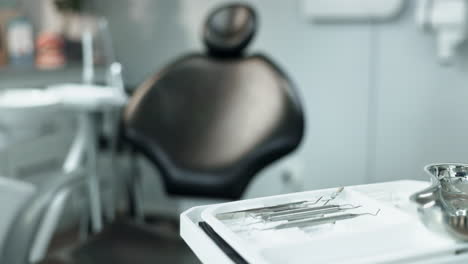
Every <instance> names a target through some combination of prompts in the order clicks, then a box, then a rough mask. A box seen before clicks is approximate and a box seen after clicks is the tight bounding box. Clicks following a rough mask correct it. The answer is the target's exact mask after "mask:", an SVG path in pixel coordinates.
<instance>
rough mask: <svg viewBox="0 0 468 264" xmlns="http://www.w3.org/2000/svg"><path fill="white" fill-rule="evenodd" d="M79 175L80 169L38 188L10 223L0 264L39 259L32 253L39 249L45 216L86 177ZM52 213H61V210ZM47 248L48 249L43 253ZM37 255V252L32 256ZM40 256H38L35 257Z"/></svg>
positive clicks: (19, 263)
mask: <svg viewBox="0 0 468 264" xmlns="http://www.w3.org/2000/svg"><path fill="white" fill-rule="evenodd" d="M81 174H82V169H78V170H76V171H74V172H72V173H69V174H66V175H65V174H62V175H60V176H59V177H53V179H51V180H49V181H47V182H46V183H43V184H41V185H40V186H39V188H38V190H37V192H36V193H35V194H34V195H33V196H32V197H31V198H30V199H29V201H28V202H26V203H25V205H24V206H23V207H22V208H21V210H20V211H19V213H18V215H17V216H16V218H15V221H14V222H13V223H12V226H11V228H10V230H9V232H8V234H7V237H6V239H5V242H4V247H3V251H2V254H1V258H0V262H1V263H9V264H25V263H31V260H33V261H37V260H38V259H37V257H35V258H33V259H31V257H32V256H31V253H32V252H33V251H37V250H34V248H36V247H37V246H38V245H36V244H37V243H36V242H37V241H38V235H40V233H41V232H40V231H41V228H42V227H43V225H44V224H47V223H44V221H45V217H46V215H47V213H48V211H49V210H50V209H51V208H52V209H53V207H54V201H55V200H56V199H61V200H62V201H63V202H64V201H66V197H68V195H69V194H70V193H71V191H72V190H73V189H75V188H76V187H78V186H80V184H82V183H84V182H85V179H86V177H82V176H81ZM55 213H58V214H60V213H61V210H59V211H56V212H55ZM53 228H55V226H54V227H53ZM51 231H53V230H51ZM49 235H51V234H49ZM48 242H49V241H47V244H48ZM39 247H41V245H39ZM42 247H43V245H42ZM46 249H47V247H45V249H44V250H46ZM37 254H38V253H37V252H36V254H35V255H37ZM40 255H41V254H40V253H39V255H38V256H40Z"/></svg>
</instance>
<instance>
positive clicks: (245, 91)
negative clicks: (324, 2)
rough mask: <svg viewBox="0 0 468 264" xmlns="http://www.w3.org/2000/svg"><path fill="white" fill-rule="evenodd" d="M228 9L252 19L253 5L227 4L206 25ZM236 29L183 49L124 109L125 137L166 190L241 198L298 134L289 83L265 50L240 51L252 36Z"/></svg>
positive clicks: (294, 142) (294, 99)
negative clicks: (224, 37) (191, 50)
mask: <svg viewBox="0 0 468 264" xmlns="http://www.w3.org/2000/svg"><path fill="white" fill-rule="evenodd" d="M232 8H234V11H235V10H244V11H245V10H248V12H247V13H246V14H249V15H248V16H247V18H245V19H244V20H245V21H248V20H252V19H254V18H253V17H254V15H253V14H254V13H253V10H252V9H251V8H249V7H246V6H240V5H230V6H227V7H223V8H220V9H217V10H216V11H215V12H214V14H213V15H211V16H210V18H209V19H208V20H207V26H208V27H210V23H211V22H210V21H213V19H215V18H216V16H218V15H220V14H221V15H222V14H226V15H229V14H232V12H231V11H233V10H231V9H232ZM225 9H227V10H225ZM234 11H233V12H234ZM234 13H235V12H234ZM220 21H229V19H225V20H222V19H220ZM245 21H244V22H245ZM229 23H230V22H229ZM249 23H250V22H249ZM249 23H247V24H249ZM254 24H255V23H254ZM221 28H222V27H221ZM242 28H244V29H248V30H251V29H250V26H249V27H242ZM205 32H206V31H205ZM237 32H238V33H239V34H241V35H242V36H244V37H243V38H244V40H243V41H240V40H236V41H235V43H237V44H236V45H230V44H227V45H226V46H223V47H224V49H223V48H219V47H218V46H217V45H221V44H220V43H222V41H218V42H216V44H213V45H212V46H211V47H210V44H208V46H209V49H210V51H211V52H209V55H204V54H192V55H187V56H184V57H182V58H180V59H179V60H177V61H175V62H174V63H172V64H171V65H170V66H168V67H166V68H165V69H163V70H162V71H161V72H159V73H157V74H156V75H154V76H153V77H152V78H150V79H149V80H147V81H146V82H145V83H144V84H143V85H142V86H141V87H139V88H138V89H137V91H136V92H135V94H134V95H133V96H132V98H131V100H130V102H129V104H128V106H127V107H126V109H125V113H124V131H125V138H126V139H127V140H128V141H129V142H131V143H132V144H133V145H134V146H135V147H136V148H137V150H139V151H141V152H142V153H144V154H145V156H146V157H147V158H149V160H151V161H152V162H153V163H154V164H155V165H156V166H157V167H158V168H159V170H160V171H161V174H162V177H163V180H164V183H165V187H166V190H167V191H168V193H170V194H178V195H190V196H205V197H213V198H214V197H216V198H232V199H236V198H239V197H240V196H241V194H242V193H243V191H244V189H245V187H246V186H247V184H248V183H249V181H250V180H251V179H252V177H253V176H254V175H255V174H256V173H257V172H258V171H259V170H261V169H262V168H264V167H265V166H266V165H268V164H270V163H271V162H273V161H275V160H277V159H278V158H280V157H282V156H284V155H285V154H287V153H289V152H291V151H292V150H294V149H295V148H296V147H297V146H298V145H299V143H300V141H301V139H302V135H303V129H304V124H303V122H304V121H303V116H302V109H301V106H300V103H299V100H298V97H297V95H296V93H295V91H294V88H293V87H292V84H291V82H290V81H289V80H288V78H287V77H286V76H285V74H284V73H283V72H282V71H281V70H280V69H279V68H278V67H277V66H275V64H274V63H272V62H271V61H270V60H269V59H267V58H266V57H264V56H262V55H254V56H247V57H244V56H242V55H241V49H242V47H245V45H246V44H247V43H248V42H249V40H250V39H251V38H252V36H249V34H245V32H244V31H243V30H239V31H237ZM242 32H243V33H242ZM204 35H205V42H206V43H211V42H212V41H211V40H207V39H206V36H207V34H206V33H205V34H204ZM208 35H209V36H210V37H211V36H212V34H208ZM252 35H253V32H252ZM232 38H233V39H235V38H236V37H232ZM238 39H242V37H239V38H238ZM228 42H229V41H228ZM229 43H231V42H229ZM232 43H234V42H232ZM215 46H216V47H215ZM221 46H222V45H221ZM213 47H215V48H213ZM212 49H216V52H212V51H213V50H212ZM233 54H237V55H236V56H234V55H233Z"/></svg>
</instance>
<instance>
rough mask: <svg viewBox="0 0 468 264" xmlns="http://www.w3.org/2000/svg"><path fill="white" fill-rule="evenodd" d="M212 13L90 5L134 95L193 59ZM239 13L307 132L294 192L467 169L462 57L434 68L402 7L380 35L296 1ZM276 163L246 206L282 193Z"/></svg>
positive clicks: (429, 43) (264, 2)
mask: <svg viewBox="0 0 468 264" xmlns="http://www.w3.org/2000/svg"><path fill="white" fill-rule="evenodd" d="M222 2H228V1H221V0H196V1H195V0H171V1H167V0H157V1H156V0H112V1H111V0H105V1H104V0H101V1H93V3H92V4H91V5H92V6H93V9H94V11H95V12H96V13H98V14H102V15H104V16H106V17H108V19H109V20H110V25H111V31H112V33H113V37H114V41H115V46H116V52H117V53H118V58H119V60H121V62H122V63H123V65H124V67H125V78H126V81H127V82H128V83H129V84H132V85H138V84H139V83H140V82H141V81H143V80H144V79H145V78H146V77H147V76H149V75H151V74H152V73H153V72H156V71H157V70H158V69H161V68H162V67H163V66H164V65H165V64H166V63H168V62H169V61H171V60H173V59H174V58H176V57H177V56H180V55H182V54H184V53H186V52H190V51H197V50H198V51H201V50H202V49H203V47H202V44H201V41H200V39H199V35H200V34H199V33H200V29H201V25H202V21H203V20H204V18H205V15H206V14H207V12H208V11H209V10H210V9H211V8H213V7H214V6H216V5H219V4H220V3H222ZM245 2H249V3H251V4H252V5H253V6H254V7H255V8H256V9H257V11H258V13H259V16H260V29H259V32H258V35H257V37H256V38H255V40H254V43H253V45H252V47H251V51H252V52H255V51H260V52H262V53H266V54H268V56H270V57H271V58H273V59H274V60H275V61H276V62H277V63H278V64H279V65H280V66H282V67H283V68H284V69H285V70H286V72H287V73H288V74H289V75H290V77H291V78H292V79H293V80H294V81H295V83H296V84H297V88H298V89H299V92H300V94H301V96H302V101H303V104H304V107H305V111H306V117H307V133H306V137H305V140H304V142H303V144H302V146H301V148H300V150H299V151H298V152H297V153H296V155H295V160H294V164H298V163H299V164H301V165H299V167H301V166H302V167H303V173H301V175H302V176H303V177H304V189H316V188H322V187H331V186H339V185H349V184H359V183H365V182H375V181H384V180H394V179H401V178H412V179H425V176H424V175H423V173H422V167H423V165H425V164H427V163H430V162H437V161H464V160H465V159H468V148H466V147H465V146H466V145H468V143H465V140H466V137H465V134H466V133H465V131H466V130H468V122H467V121H468V108H467V107H464V106H465V104H464V102H468V69H467V64H468V63H467V61H468V60H467V58H468V55H466V54H468V51H466V50H465V51H464V52H463V53H464V54H465V55H464V56H463V57H462V58H461V61H460V64H459V65H457V66H455V67H452V68H445V67H442V66H440V65H438V63H437V61H436V57H435V42H434V40H433V39H432V37H431V36H430V35H425V34H424V33H422V32H421V31H420V30H419V29H418V28H417V27H416V25H415V23H414V19H413V13H414V4H413V1H408V3H407V4H406V5H405V8H404V11H403V13H402V14H401V15H400V16H399V17H398V18H396V19H395V20H393V21H389V22H387V23H383V24H371V23H360V24H359V23H354V24H339V23H335V24H314V23H312V22H310V21H307V20H306V19H305V18H304V16H303V15H302V14H301V8H300V1H299V0H295V1H286V0H251V1H245ZM284 164H285V163H284V162H283V164H282V163H279V164H276V165H275V166H273V167H271V168H269V169H267V170H266V171H265V172H263V173H262V175H261V176H260V177H259V178H258V179H256V182H255V183H254V185H253V190H250V194H249V196H255V195H266V194H271V193H275V192H280V191H282V190H283V189H282V187H281V186H280V183H281V181H280V178H279V177H278V176H279V175H280V173H278V170H280V169H279V168H278V167H281V166H284ZM286 165H287V164H286ZM147 171H148V174H152V173H151V172H150V171H149V170H147ZM148 179H149V178H148ZM152 180H154V178H153V179H152ZM148 192H151V190H148ZM158 198H160V197H158ZM163 201H164V200H163Z"/></svg>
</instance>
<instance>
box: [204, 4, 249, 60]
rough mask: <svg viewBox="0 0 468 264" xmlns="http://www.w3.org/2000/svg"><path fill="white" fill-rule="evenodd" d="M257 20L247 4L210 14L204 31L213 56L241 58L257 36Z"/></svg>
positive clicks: (223, 7)
mask: <svg viewBox="0 0 468 264" xmlns="http://www.w3.org/2000/svg"><path fill="white" fill-rule="evenodd" d="M256 28H257V18H256V14H255V11H254V9H253V8H252V7H250V6H248V5H245V4H229V5H224V6H221V7H219V8H217V9H215V10H214V11H212V12H211V13H210V15H209V16H208V18H207V20H206V21H205V26H204V30H203V40H204V42H205V45H206V47H207V49H208V52H209V53H210V54H212V55H213V56H219V57H231V56H239V55H241V54H242V51H243V50H244V49H245V47H247V45H248V44H249V42H250V41H251V40H252V38H253V36H254V35H255V31H256Z"/></svg>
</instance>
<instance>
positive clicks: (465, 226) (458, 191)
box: [410, 163, 468, 241]
mask: <svg viewBox="0 0 468 264" xmlns="http://www.w3.org/2000/svg"><path fill="white" fill-rule="evenodd" d="M424 170H425V171H426V172H427V173H428V174H429V175H430V178H431V183H432V184H431V186H430V187H428V188H426V189H424V190H422V191H420V192H417V193H415V194H413V195H412V196H411V198H410V199H411V200H412V201H414V202H415V203H416V204H417V205H418V213H419V216H420V218H421V220H422V221H423V223H424V224H425V225H426V226H427V227H428V228H429V229H430V230H433V231H435V232H438V233H441V234H444V235H449V236H450V237H452V238H455V239H457V240H462V241H468V165H467V164H456V163H445V164H430V165H427V166H426V167H425V168H424Z"/></svg>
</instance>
